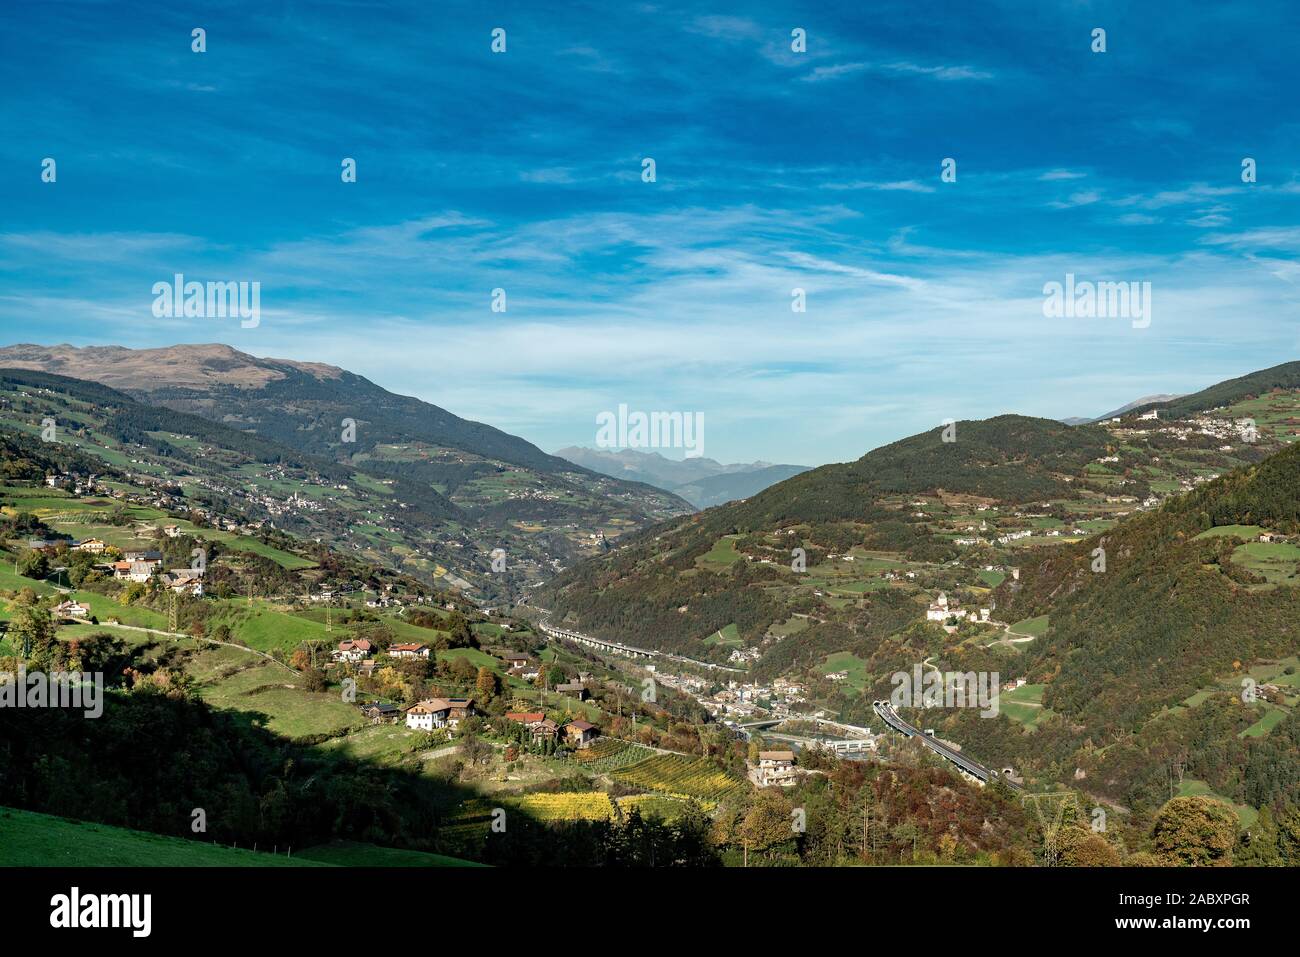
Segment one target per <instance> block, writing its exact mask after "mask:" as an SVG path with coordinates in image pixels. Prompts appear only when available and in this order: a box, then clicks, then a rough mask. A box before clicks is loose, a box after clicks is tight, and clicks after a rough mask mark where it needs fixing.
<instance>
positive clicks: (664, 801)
mask: <svg viewBox="0 0 1300 957" xmlns="http://www.w3.org/2000/svg"><path fill="white" fill-rule="evenodd" d="M687 807H688V805H687V802H685V801H683V800H681V799H680V798H674V797H667V796H665V795H663V794H630V795H628V796H627V797H621V798H619V799H618V809H619V810H620V811H622V812H623V814H624V815H627V814H629V813H630V812H632V811H633V810H636V811H637V812H638V813H639V814H640V815H641V816H642V817H643V818H646V819H647V820H648V819H650V818H657V819H658V820H660V821H664V822H666V823H672V822H673V821H675V820H677V819H678V818H679V817H681V816H682V815H683V814H684V813H685V812H686V808H687Z"/></svg>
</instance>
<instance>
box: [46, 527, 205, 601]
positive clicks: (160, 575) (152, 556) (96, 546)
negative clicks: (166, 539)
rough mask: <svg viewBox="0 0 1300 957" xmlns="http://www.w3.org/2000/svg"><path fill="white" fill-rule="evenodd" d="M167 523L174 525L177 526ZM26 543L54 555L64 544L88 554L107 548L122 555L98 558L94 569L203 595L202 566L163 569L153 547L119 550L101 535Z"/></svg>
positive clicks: (100, 553) (117, 576) (160, 555)
mask: <svg viewBox="0 0 1300 957" xmlns="http://www.w3.org/2000/svg"><path fill="white" fill-rule="evenodd" d="M168 527H171V528H175V527H176V526H168ZM27 547H28V548H29V549H31V550H32V551H35V552H42V553H44V554H45V555H54V554H55V553H56V552H57V551H58V550H59V549H60V548H64V547H66V548H67V549H68V551H71V552H80V553H82V554H86V555H95V556H103V555H104V554H105V553H106V552H107V553H109V554H110V557H111V556H112V555H116V554H120V555H121V557H120V558H116V559H114V560H112V561H105V562H96V563H95V565H94V568H95V570H96V571H98V572H102V573H104V574H105V575H111V576H112V577H113V578H115V579H118V580H119V581H130V582H137V583H139V584H148V583H150V582H154V581H156V582H157V583H158V584H159V585H161V586H162V587H163V588H167V589H169V590H170V591H173V592H175V593H176V594H178V595H194V596H197V597H201V596H202V595H203V570H202V569H199V568H173V569H170V570H164V569H163V555H162V552H158V551H154V550H152V549H126V550H123V551H120V552H119V550H118V549H116V548H115V547H114V546H112V545H110V544H108V543H107V542H105V541H104V540H103V539H99V538H87V539H83V540H81V541H68V540H66V539H46V538H33V539H29V540H28V542H27Z"/></svg>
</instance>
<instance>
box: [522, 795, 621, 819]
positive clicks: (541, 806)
mask: <svg viewBox="0 0 1300 957" xmlns="http://www.w3.org/2000/svg"><path fill="white" fill-rule="evenodd" d="M506 806H507V807H508V808H518V809H519V810H520V811H522V812H523V813H524V814H526V815H528V816H529V817H531V818H532V819H533V820H536V821H607V820H609V819H610V818H612V817H614V805H613V803H612V802H611V801H610V799H609V795H608V794H606V793H605V792H604V791H574V792H568V793H562V794H526V795H524V796H523V797H521V798H515V799H513V800H511V801H509V802H508V803H507V804H506Z"/></svg>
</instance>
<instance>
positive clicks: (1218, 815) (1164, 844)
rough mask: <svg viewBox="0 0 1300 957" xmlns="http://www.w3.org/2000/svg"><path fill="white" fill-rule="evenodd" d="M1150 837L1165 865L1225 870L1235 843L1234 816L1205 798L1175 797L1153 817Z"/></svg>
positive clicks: (1230, 860)
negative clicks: (1153, 822)
mask: <svg viewBox="0 0 1300 957" xmlns="http://www.w3.org/2000/svg"><path fill="white" fill-rule="evenodd" d="M1151 836H1152V838H1153V839H1154V842H1155V852H1156V856H1157V857H1159V858H1160V859H1161V861H1162V862H1163V863H1165V864H1173V865H1181V866H1193V867H1205V866H1217V867H1226V866H1230V865H1231V864H1232V849H1233V846H1234V845H1235V844H1236V843H1237V815H1236V814H1235V813H1233V810H1232V808H1230V807H1229V806H1228V805H1226V804H1224V803H1223V802H1222V801H1216V800H1214V799H1213V798H1209V797H1206V796H1205V795H1200V794H1198V795H1196V796H1194V797H1176V798H1172V799H1170V800H1169V801H1167V802H1165V805H1164V807H1162V808H1161V809H1160V813H1158V814H1157V815H1156V822H1155V825H1154V827H1153V828H1152V830H1151Z"/></svg>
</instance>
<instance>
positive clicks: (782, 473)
mask: <svg viewBox="0 0 1300 957" xmlns="http://www.w3.org/2000/svg"><path fill="white" fill-rule="evenodd" d="M555 454H556V455H558V456H560V457H561V458H563V459H566V460H568V461H570V462H573V463H575V464H577V465H581V466H583V467H584V468H589V469H591V470H592V471H595V472H601V473H603V474H605V475H612V476H614V477H615V478H626V479H633V480H635V481H638V482H645V483H647V484H649V485H654V486H655V487H657V488H661V489H664V490H665V491H669V492H673V493H674V494H676V495H680V496H681V497H682V498H684V499H686V500H687V501H688V502H690V503H691V504H692V505H694V506H696V507H697V508H710V507H712V506H714V505H722V504H724V503H726V502H730V501H732V500H734V499H738V498H748V497H749V496H750V495H754V494H756V493H758V492H761V491H762V490H763V489H765V488H767V487H768V486H769V485H775V484H776V483H777V482H780V481H783V480H785V479H787V478H789V477H790V476H792V475H798V474H799V473H800V472H806V471H808V469H807V467H806V466H802V465H772V464H769V463H767V462H751V463H747V464H742V463H734V464H730V465H723V464H722V463H721V462H718V461H716V460H714V459H709V458H704V457H694V458H685V459H681V460H680V461H678V460H674V459H669V458H666V457H665V456H663V455H660V454H659V453H658V452H639V451H637V450H635V449H619V450H617V451H615V450H607V449H588V448H582V447H580V446H570V447H568V448H563V449H560V450H559V451H557V452H556V453H555Z"/></svg>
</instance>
